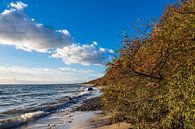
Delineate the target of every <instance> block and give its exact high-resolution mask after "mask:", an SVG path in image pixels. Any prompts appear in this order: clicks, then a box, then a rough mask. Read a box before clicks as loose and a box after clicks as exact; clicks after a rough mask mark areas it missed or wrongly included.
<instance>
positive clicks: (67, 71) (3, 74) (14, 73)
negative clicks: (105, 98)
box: [0, 66, 102, 84]
mask: <svg viewBox="0 0 195 129" xmlns="http://www.w3.org/2000/svg"><path fill="white" fill-rule="evenodd" d="M83 74H85V76H83ZM101 76H102V74H97V73H96V72H95V71H93V70H90V69H77V68H72V67H60V68H27V67H21V66H0V82H1V84H16V83H19V84H21V83H23V84H27V83H30V84H32V83H33V84H41V83H42V84H50V83H57V84H70V83H80V82H85V81H88V80H91V79H95V78H97V77H101ZM51 78H52V79H51Z"/></svg>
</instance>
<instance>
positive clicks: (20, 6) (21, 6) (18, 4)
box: [10, 1, 28, 10]
mask: <svg viewBox="0 0 195 129" xmlns="http://www.w3.org/2000/svg"><path fill="white" fill-rule="evenodd" d="M10 7H13V8H16V9H17V10H23V9H24V8H26V7H28V5H27V4H25V3H22V2H21V1H17V2H16V3H14V2H11V3H10Z"/></svg>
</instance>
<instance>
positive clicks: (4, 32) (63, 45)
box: [0, 1, 113, 65]
mask: <svg viewBox="0 0 195 129" xmlns="http://www.w3.org/2000/svg"><path fill="white" fill-rule="evenodd" d="M26 7H28V5H27V4H25V3H22V2H21V1H19V2H16V3H14V2H12V3H10V4H9V9H7V10H4V11H3V12H2V13H0V44H2V45H11V46H15V47H16V48H17V49H22V50H24V51H29V52H31V51H36V52H45V53H46V52H47V53H51V57H53V58H60V59H62V60H63V61H64V63H65V64H81V65H102V64H104V63H105V61H106V60H107V59H108V56H109V54H110V53H113V51H112V50H110V49H106V48H98V46H97V43H96V42H94V43H92V44H88V45H87V44H85V45H80V44H78V43H76V42H75V41H74V40H73V38H72V37H71V35H70V33H69V31H68V30H66V29H62V30H54V29H53V28H51V27H48V26H45V25H43V24H41V23H38V22H37V21H36V20H34V19H32V18H30V17H29V16H28V15H27V14H26V13H25V11H24V9H25V8H26Z"/></svg>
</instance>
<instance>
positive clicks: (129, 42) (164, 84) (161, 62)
mask: <svg viewBox="0 0 195 129" xmlns="http://www.w3.org/2000/svg"><path fill="white" fill-rule="evenodd" d="M140 30H142V31H145V29H143V28H141V29H140ZM147 30H148V29H147ZM149 30H151V31H150V33H149V34H148V35H146V34H145V33H144V34H143V35H141V36H139V37H134V36H129V35H125V37H124V39H123V46H122V48H121V49H120V55H119V56H118V57H116V58H114V59H113V61H112V62H110V63H108V65H107V72H106V75H105V76H104V77H103V78H100V79H98V80H96V81H93V83H96V84H98V85H106V88H105V89H104V95H103V98H102V100H103V102H104V106H105V110H107V111H110V112H112V113H113V122H120V121H128V122H131V123H134V127H135V128H165V129H168V128H175V129H180V128H181V129H183V128H186V129H194V128H195V3H194V1H193V0H185V1H181V2H180V3H178V4H177V5H169V6H168V7H167V8H166V10H165V12H164V14H163V16H162V17H161V18H160V20H159V21H158V22H157V23H155V24H153V26H152V29H149ZM145 32H147V31H145Z"/></svg>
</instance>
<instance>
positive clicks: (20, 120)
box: [0, 111, 48, 129]
mask: <svg viewBox="0 0 195 129" xmlns="http://www.w3.org/2000/svg"><path fill="white" fill-rule="evenodd" d="M47 114H48V113H46V112H44V111H37V112H30V113H25V114H23V115H21V116H18V117H15V118H12V119H6V120H1V121H0V129H10V128H13V127H18V126H21V125H23V124H25V123H27V122H29V121H33V120H35V119H38V118H41V117H43V116H45V115H47Z"/></svg>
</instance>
